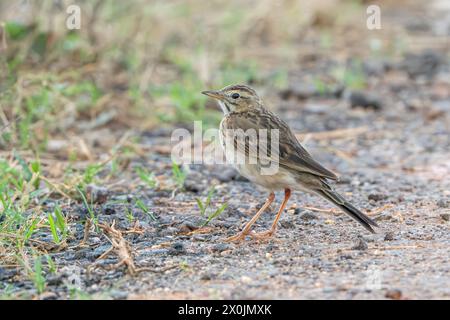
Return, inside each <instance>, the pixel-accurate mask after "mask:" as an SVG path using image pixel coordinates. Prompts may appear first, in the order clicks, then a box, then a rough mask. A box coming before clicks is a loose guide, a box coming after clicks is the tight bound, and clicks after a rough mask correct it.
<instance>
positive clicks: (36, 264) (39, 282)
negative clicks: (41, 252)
mask: <svg viewBox="0 0 450 320" xmlns="http://www.w3.org/2000/svg"><path fill="white" fill-rule="evenodd" d="M28 274H29V277H30V280H31V281H32V282H33V284H34V287H35V288H36V290H37V292H38V293H39V294H41V293H42V292H44V290H45V287H46V285H47V283H46V282H47V281H46V279H45V276H44V270H43V267H42V257H41V256H35V257H34V259H33V268H32V269H30V270H28Z"/></svg>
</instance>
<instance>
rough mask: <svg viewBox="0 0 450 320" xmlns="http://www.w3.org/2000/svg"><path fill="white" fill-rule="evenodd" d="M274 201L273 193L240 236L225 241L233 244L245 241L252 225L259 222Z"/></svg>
mask: <svg viewBox="0 0 450 320" xmlns="http://www.w3.org/2000/svg"><path fill="white" fill-rule="evenodd" d="M274 199H275V194H274V193H273V192H271V193H270V195H269V197H268V198H267V200H266V202H265V203H264V205H263V206H262V207H261V209H259V210H258V212H257V213H256V214H255V216H254V217H253V218H252V219H251V220H250V221H249V222H247V224H246V225H245V227H244V229H242V231H241V232H239V233H238V234H236V235H234V236H232V237H229V238H226V239H225V241H226V242H232V241H242V240H244V239H245V236H247V235H248V234H249V233H250V229H251V227H252V225H253V224H254V223H255V222H256V220H258V218H259V216H260V215H261V214H262V213H263V212H264V211H265V210H266V209H267V208H268V207H269V206H270V204H271V203H272V202H273V200H274Z"/></svg>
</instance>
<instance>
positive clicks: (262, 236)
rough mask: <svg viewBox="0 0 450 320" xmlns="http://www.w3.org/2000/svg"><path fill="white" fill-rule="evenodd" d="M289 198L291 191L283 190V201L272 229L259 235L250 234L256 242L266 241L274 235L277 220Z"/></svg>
mask: <svg viewBox="0 0 450 320" xmlns="http://www.w3.org/2000/svg"><path fill="white" fill-rule="evenodd" d="M290 196H291V189H284V200H283V203H282V204H281V206H280V210H278V213H277V216H276V217H275V220H273V223H272V227H271V228H270V230H267V231H264V232H260V233H251V234H250V235H251V236H252V237H254V238H255V239H258V240H264V239H268V238H270V237H271V236H273V235H274V234H275V230H276V229H277V224H278V220H280V217H281V214H282V213H283V211H284V208H286V204H287V202H288V200H289V198H290Z"/></svg>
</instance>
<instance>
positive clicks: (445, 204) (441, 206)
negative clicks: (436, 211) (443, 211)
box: [436, 199, 450, 208]
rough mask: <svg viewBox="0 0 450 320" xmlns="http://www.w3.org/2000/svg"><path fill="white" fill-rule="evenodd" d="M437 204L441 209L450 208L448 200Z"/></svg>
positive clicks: (442, 200)
mask: <svg viewBox="0 0 450 320" xmlns="http://www.w3.org/2000/svg"><path fill="white" fill-rule="evenodd" d="M436 204H437V205H438V207H440V208H448V207H449V206H450V200H447V199H439V200H438V201H437V202H436Z"/></svg>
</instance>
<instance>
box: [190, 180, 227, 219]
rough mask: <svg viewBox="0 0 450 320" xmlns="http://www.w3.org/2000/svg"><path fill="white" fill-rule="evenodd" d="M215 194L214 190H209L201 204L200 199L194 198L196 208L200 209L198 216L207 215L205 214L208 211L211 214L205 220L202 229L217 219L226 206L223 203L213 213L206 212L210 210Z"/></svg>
mask: <svg viewBox="0 0 450 320" xmlns="http://www.w3.org/2000/svg"><path fill="white" fill-rule="evenodd" d="M214 192H215V189H214V188H211V190H209V192H208V195H207V197H206V200H205V201H204V202H203V201H202V200H201V199H200V198H196V199H195V201H196V202H197V205H198V208H199V209H200V214H201V216H202V217H204V216H206V215H207V212H208V211H210V212H211V213H210V214H209V215H208V217H207V218H206V220H205V222H203V223H202V225H201V226H202V227H205V226H207V225H208V224H209V223H210V222H211V221H212V220H213V219H215V218H217V217H218V216H219V215H220V214H221V213H222V212H223V211H224V210H225V209H226V208H227V207H228V204H227V203H224V204H222V205H221V206H220V207H219V208H216V209H215V210H214V211H211V210H208V209H210V205H211V199H212V196H213V194H214Z"/></svg>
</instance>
